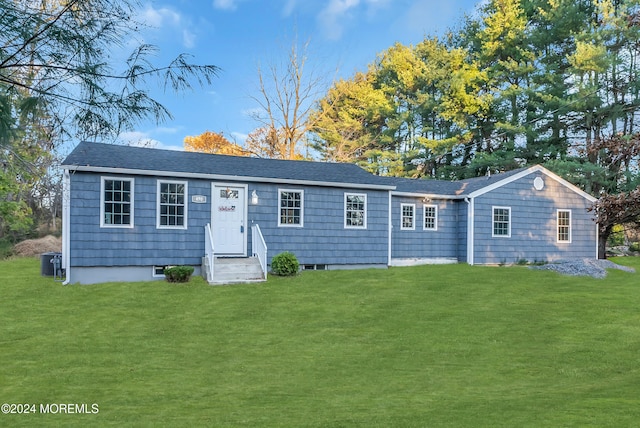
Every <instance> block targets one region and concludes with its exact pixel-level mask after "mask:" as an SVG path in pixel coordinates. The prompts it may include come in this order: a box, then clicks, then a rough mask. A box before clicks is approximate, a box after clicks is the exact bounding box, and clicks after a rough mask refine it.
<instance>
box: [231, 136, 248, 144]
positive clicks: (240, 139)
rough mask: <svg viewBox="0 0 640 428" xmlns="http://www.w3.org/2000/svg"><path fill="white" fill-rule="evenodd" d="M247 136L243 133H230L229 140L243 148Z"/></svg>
mask: <svg viewBox="0 0 640 428" xmlns="http://www.w3.org/2000/svg"><path fill="white" fill-rule="evenodd" d="M248 136H249V135H247V134H245V133H243V132H232V133H231V140H232V141H233V142H234V143H236V144H239V145H241V146H243V147H244V145H245V143H246V142H247V137H248Z"/></svg>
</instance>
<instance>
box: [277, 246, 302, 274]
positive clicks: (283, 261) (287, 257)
mask: <svg viewBox="0 0 640 428" xmlns="http://www.w3.org/2000/svg"><path fill="white" fill-rule="evenodd" d="M299 268H300V263H298V259H297V258H296V256H295V255H294V254H293V253H290V252H288V251H285V252H284V253H280V254H278V255H276V256H274V257H273V259H272V260H271V270H272V271H273V273H274V274H276V275H280V276H293V275H295V274H297V273H298V269H299Z"/></svg>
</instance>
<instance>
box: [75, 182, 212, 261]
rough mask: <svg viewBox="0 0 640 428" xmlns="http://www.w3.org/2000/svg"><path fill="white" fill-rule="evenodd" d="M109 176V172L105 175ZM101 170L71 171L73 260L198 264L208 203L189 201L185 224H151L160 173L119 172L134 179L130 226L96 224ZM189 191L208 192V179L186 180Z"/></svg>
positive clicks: (98, 213)
mask: <svg viewBox="0 0 640 428" xmlns="http://www.w3.org/2000/svg"><path fill="white" fill-rule="evenodd" d="M109 176H110V177H113V176H112V175H109ZM101 177H102V176H101V175H99V174H87V173H79V172H76V173H75V174H73V175H72V176H71V186H70V187H71V200H70V210H71V211H70V220H71V221H70V223H71V227H70V229H71V230H70V242H71V245H70V258H71V264H72V266H136V265H138V266H153V265H159V266H163V265H169V264H185V265H199V264H200V263H201V260H202V256H203V255H204V228H203V225H204V224H206V223H208V222H210V219H211V208H210V205H209V204H194V203H192V202H191V201H190V198H188V199H189V202H188V215H187V221H188V227H187V229H184V230H183V229H157V228H156V192H157V180H158V179H163V178H162V177H149V176H122V178H131V177H133V178H134V180H135V183H134V185H135V187H134V194H133V197H134V210H135V212H134V227H133V228H101V227H100V182H101ZM189 194H204V195H210V194H211V185H210V184H209V183H207V182H204V181H190V182H189Z"/></svg>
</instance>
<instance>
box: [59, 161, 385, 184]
mask: <svg viewBox="0 0 640 428" xmlns="http://www.w3.org/2000/svg"><path fill="white" fill-rule="evenodd" d="M61 167H62V168H63V169H66V170H68V171H70V172H74V171H79V172H96V173H101V174H126V175H150V176H160V177H175V178H199V179H204V180H223V181H234V182H239V181H240V182H242V181H246V182H252V183H276V184H294V185H296V184H297V185H308V186H323V187H340V188H344V187H346V188H350V189H370V190H393V189H395V186H387V185H380V184H361V183H342V182H331V181H312V180H295V179H291V180H290V179H285V178H268V177H249V176H239V175H222V174H205V173H197V172H176V171H156V170H146V169H133V168H111V167H96V166H82V165H61Z"/></svg>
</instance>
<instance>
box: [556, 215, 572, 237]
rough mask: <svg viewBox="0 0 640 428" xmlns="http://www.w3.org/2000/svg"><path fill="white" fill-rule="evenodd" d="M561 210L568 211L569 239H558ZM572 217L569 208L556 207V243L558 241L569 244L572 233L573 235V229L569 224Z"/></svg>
mask: <svg viewBox="0 0 640 428" xmlns="http://www.w3.org/2000/svg"><path fill="white" fill-rule="evenodd" d="M561 212H566V213H569V239H568V240H566V241H561V240H560V213H561ZM572 217H573V216H572V215H571V210H569V209H558V210H556V243H558V244H571V239H572V235H573V234H572V233H571V230H572V229H573V227H572V224H571V223H572V222H573V219H572Z"/></svg>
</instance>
